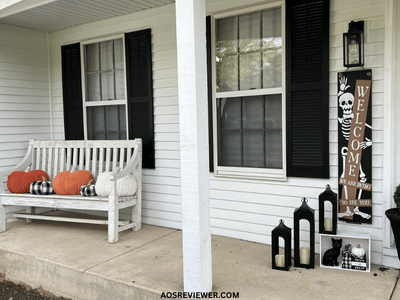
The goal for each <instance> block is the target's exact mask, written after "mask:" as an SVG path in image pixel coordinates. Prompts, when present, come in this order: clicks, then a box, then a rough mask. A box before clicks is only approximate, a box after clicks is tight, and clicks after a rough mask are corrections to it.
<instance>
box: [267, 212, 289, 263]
mask: <svg viewBox="0 0 400 300" xmlns="http://www.w3.org/2000/svg"><path fill="white" fill-rule="evenodd" d="M271 235H272V237H271V238H272V241H271V243H272V251H271V252H272V269H276V270H282V271H289V269H290V267H291V266H292V230H291V229H290V228H289V227H287V226H286V225H285V224H284V222H283V220H281V221H280V222H279V225H278V226H277V227H275V228H274V229H273V230H272V232H271ZM280 237H281V238H283V240H284V242H285V250H284V253H285V254H284V255H280V254H279V238H280Z"/></svg>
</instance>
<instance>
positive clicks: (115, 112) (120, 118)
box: [106, 105, 126, 140]
mask: <svg viewBox="0 0 400 300" xmlns="http://www.w3.org/2000/svg"><path fill="white" fill-rule="evenodd" d="M121 125H122V126H121ZM125 126H126V123H125V106H124V105H113V106H106V130H107V132H106V133H107V139H108V140H119V139H122V138H123V139H125V138H126V128H125ZM121 134H122V136H121Z"/></svg>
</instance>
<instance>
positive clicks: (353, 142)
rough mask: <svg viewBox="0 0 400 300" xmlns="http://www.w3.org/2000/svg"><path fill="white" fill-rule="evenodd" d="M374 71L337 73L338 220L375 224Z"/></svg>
mask: <svg viewBox="0 0 400 300" xmlns="http://www.w3.org/2000/svg"><path fill="white" fill-rule="evenodd" d="M371 76H372V73H371V70H362V71H353V72H341V73H338V145H339V149H338V155H339V160H338V162H339V214H338V216H339V220H342V221H349V222H355V223H372V124H371V121H372V117H371V112H372V110H371V107H372V103H371V95H372V93H371V82H372V80H371V78H372V77H371Z"/></svg>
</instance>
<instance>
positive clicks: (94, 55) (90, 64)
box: [86, 44, 99, 72]
mask: <svg viewBox="0 0 400 300" xmlns="http://www.w3.org/2000/svg"><path fill="white" fill-rule="evenodd" d="M86 60H87V65H86V68H87V71H88V72H97V71H98V70H99V44H90V45H87V46H86Z"/></svg>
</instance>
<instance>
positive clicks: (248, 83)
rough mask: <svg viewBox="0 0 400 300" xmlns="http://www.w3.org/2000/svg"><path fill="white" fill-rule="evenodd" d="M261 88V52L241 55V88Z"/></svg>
mask: <svg viewBox="0 0 400 300" xmlns="http://www.w3.org/2000/svg"><path fill="white" fill-rule="evenodd" d="M260 88H261V53H260V52H256V53H246V54H242V55H240V89H241V90H250V89H260Z"/></svg>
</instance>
